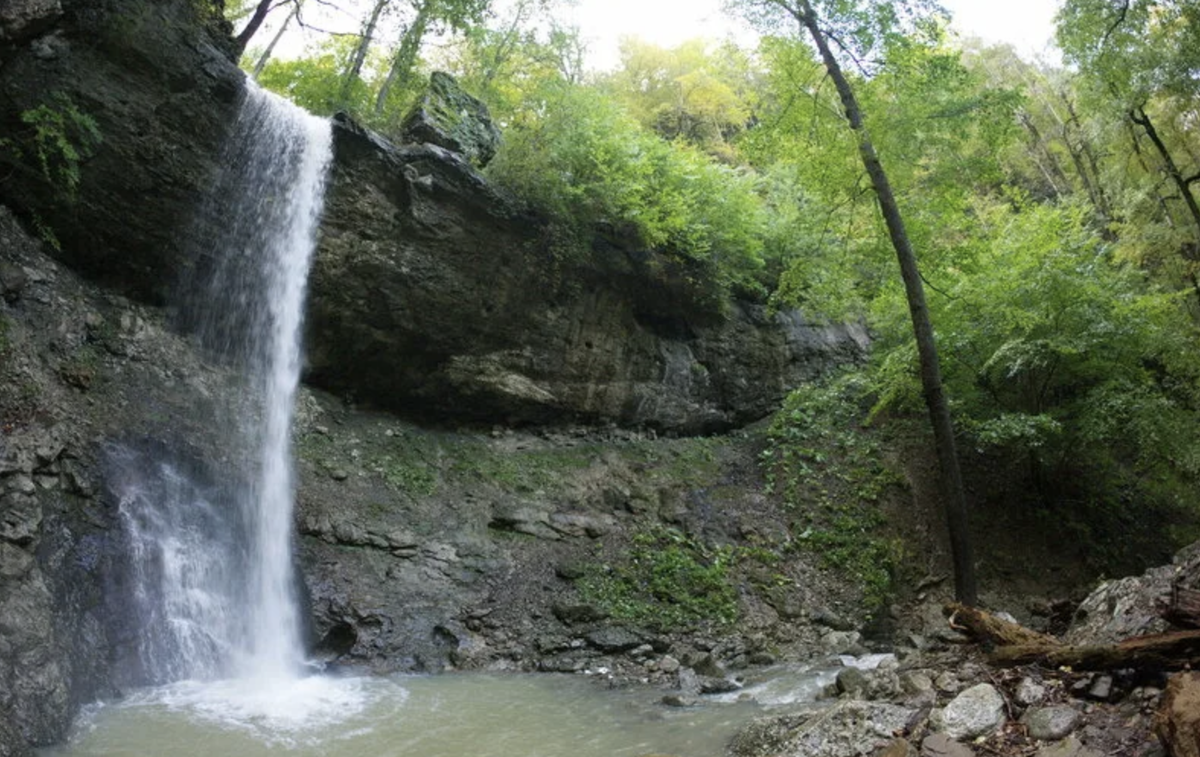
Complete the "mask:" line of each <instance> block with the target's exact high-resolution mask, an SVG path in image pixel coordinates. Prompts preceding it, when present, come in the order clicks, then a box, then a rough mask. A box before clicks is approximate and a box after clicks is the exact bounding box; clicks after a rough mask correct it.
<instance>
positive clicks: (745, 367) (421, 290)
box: [308, 122, 867, 433]
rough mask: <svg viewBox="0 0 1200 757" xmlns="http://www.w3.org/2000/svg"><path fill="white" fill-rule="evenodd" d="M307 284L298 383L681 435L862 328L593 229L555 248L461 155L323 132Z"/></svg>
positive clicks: (540, 419) (830, 355) (407, 401)
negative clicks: (572, 250) (790, 309)
mask: <svg viewBox="0 0 1200 757" xmlns="http://www.w3.org/2000/svg"><path fill="white" fill-rule="evenodd" d="M335 151H336V161H335V166H334V170H333V175H332V177H331V183H330V188H329V191H328V195H327V198H326V211H325V221H324V225H323V228H322V231H323V237H322V242H321V247H320V250H319V252H318V255H317V260H316V261H315V264H314V269H313V273H312V276H311V279H310V293H311V294H310V311H309V335H308V345H309V361H310V372H309V378H310V380H311V381H312V382H314V383H316V384H318V385H322V386H324V387H326V388H329V389H332V390H334V391H337V392H339V393H343V394H350V395H352V396H354V397H357V398H360V399H362V400H366V401H368V402H370V403H371V404H374V405H376V406H380V407H383V408H386V409H390V410H393V411H395V412H397V413H399V414H401V415H405V416H409V417H413V416H420V415H425V416H437V417H440V418H445V417H447V416H450V417H457V418H460V419H466V420H470V421H477V422H487V423H534V424H536V423H563V422H569V421H574V420H579V421H584V422H595V421H602V422H612V423H616V424H618V425H623V426H647V427H652V428H657V429H661V430H667V431H671V432H680V433H690V432H703V431H714V430H719V429H722V428H729V427H733V426H736V425H739V424H742V423H745V422H747V421H750V420H755V419H758V418H760V417H762V416H763V415H766V414H767V413H768V412H770V411H771V410H772V409H774V407H775V406H776V405H777V403H778V401H779V400H780V399H781V397H782V396H783V394H784V393H785V392H786V391H787V389H788V388H790V387H792V386H794V385H795V384H796V383H798V382H799V381H802V380H804V379H810V378H814V377H815V376H817V375H819V374H820V373H822V372H823V371H824V370H825V369H827V368H828V367H830V366H831V365H833V364H838V363H844V362H846V361H849V360H854V359H857V358H860V357H861V356H862V355H863V353H864V350H865V346H866V341H867V338H866V334H865V333H864V332H863V331H862V330H861V329H859V328H856V327H846V326H839V327H816V326H812V325H810V324H807V323H805V322H804V321H803V320H802V319H801V318H800V317H799V316H798V315H796V314H789V313H785V314H779V315H770V314H768V313H767V312H766V310H765V308H764V307H762V306H760V305H756V304H751V303H736V304H735V305H734V306H733V308H732V312H722V310H721V308H720V306H719V304H718V303H715V302H713V301H711V298H708V299H706V297H705V295H704V293H703V292H701V291H697V290H696V288H695V287H696V285H695V284H694V283H692V282H693V281H694V280H695V279H697V278H701V279H702V278H704V276H703V272H702V271H696V270H689V268H688V267H687V265H685V264H682V263H679V262H677V261H675V262H672V261H670V260H667V259H665V258H661V257H659V256H657V255H656V254H655V253H652V252H647V251H644V250H640V251H639V250H637V249H636V247H635V246H633V244H632V243H631V242H630V241H629V240H622V239H621V238H619V236H617V235H602V234H598V235H597V237H596V239H595V240H594V244H593V249H592V250H591V251H590V252H589V253H586V254H584V255H583V257H582V258H578V257H571V256H568V257H566V258H564V257H562V253H561V251H556V250H555V248H554V246H553V245H552V244H551V243H550V240H548V239H547V236H548V234H549V233H550V231H549V228H548V227H547V226H546V224H545V223H544V222H543V221H541V220H539V219H537V218H532V217H529V216H527V215H522V214H521V213H519V212H517V211H516V210H515V209H514V208H513V207H512V206H511V205H510V204H509V203H508V202H506V201H505V200H504V198H502V197H501V196H499V195H498V194H496V193H495V192H494V191H493V190H492V189H491V188H490V187H489V186H488V185H487V184H486V182H485V181H484V179H483V178H482V177H481V176H480V175H479V174H477V173H476V172H475V171H474V170H473V169H472V168H471V167H470V165H469V164H468V163H467V162H466V161H465V160H463V159H462V158H461V157H459V156H457V155H455V154H454V153H451V152H448V151H447V150H444V149H442V148H439V147H436V146H433V145H424V146H420V147H416V146H404V147H393V146H391V145H388V144H387V143H385V142H383V141H382V140H380V139H379V138H377V137H375V136H374V135H372V134H370V133H368V132H365V131H363V130H361V129H359V128H357V127H356V126H354V125H352V124H349V123H346V122H341V123H339V124H338V125H337V127H336V128H335Z"/></svg>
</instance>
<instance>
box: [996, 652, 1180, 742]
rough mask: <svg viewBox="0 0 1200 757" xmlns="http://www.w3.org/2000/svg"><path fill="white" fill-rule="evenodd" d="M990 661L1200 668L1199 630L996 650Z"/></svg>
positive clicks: (1078, 666)
mask: <svg viewBox="0 0 1200 757" xmlns="http://www.w3.org/2000/svg"><path fill="white" fill-rule="evenodd" d="M989 659H990V660H991V662H992V663H994V664H996V665H1000V666H1002V667H1011V666H1015V665H1029V664H1038V665H1045V666H1047V667H1054V668H1059V667H1068V668H1072V669H1074V670H1119V669H1121V668H1137V669H1140V670H1146V669H1153V670H1180V669H1182V668H1187V667H1194V666H1200V630H1193V631H1173V632H1171V633H1163V634H1155V635H1153V636H1135V637H1133V638H1132V639H1126V640H1125V641H1122V642H1119V643H1117V644H1098V645H1082V644H1081V645H1076V646H1069V645H1065V644H1059V643H1058V642H1054V643H1051V644H1044V643H1043V644H1011V645H1008V646H1003V647H997V648H996V649H994V650H993V651H992V653H991V655H990V657H989ZM1198 757H1200V756H1198Z"/></svg>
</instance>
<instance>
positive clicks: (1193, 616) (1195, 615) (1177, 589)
mask: <svg viewBox="0 0 1200 757" xmlns="http://www.w3.org/2000/svg"><path fill="white" fill-rule="evenodd" d="M1162 616H1163V618H1165V619H1166V621H1167V622H1168V623H1170V624H1171V625H1174V626H1179V627H1180V628H1200V589H1189V588H1185V587H1182V586H1180V585H1178V584H1176V585H1175V586H1172V587H1171V603H1170V604H1169V605H1167V609H1166V611H1165V612H1163V614H1162Z"/></svg>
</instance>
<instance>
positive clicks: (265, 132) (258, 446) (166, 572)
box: [114, 85, 332, 683]
mask: <svg viewBox="0 0 1200 757" xmlns="http://www.w3.org/2000/svg"><path fill="white" fill-rule="evenodd" d="M331 156H332V135H331V129H330V125H329V123H328V122H327V121H326V120H324V119H319V118H316V117H314V116H312V115H310V114H309V113H307V112H305V111H303V110H301V109H300V108H298V107H296V106H294V105H292V104H291V103H289V102H288V101H286V100H284V99H282V98H280V97H278V96H276V95H273V94H270V93H268V92H265V91H263V90H261V89H258V88H257V87H254V86H253V85H251V86H250V91H249V92H248V93H247V97H246V100H245V102H244V104H243V106H242V109H241V113H240V115H239V118H238V122H237V124H236V127H235V129H234V133H233V135H232V137H231V142H230V147H229V148H228V150H227V151H226V155H225V161H226V170H225V171H224V172H223V175H222V177H221V179H220V181H219V182H218V185H217V187H216V188H215V191H214V192H213V197H212V199H211V200H210V202H209V203H208V205H207V207H206V208H205V209H204V212H202V214H201V215H202V217H203V219H204V220H202V222H201V224H200V226H199V228H200V229H201V231H200V232H199V233H200V234H202V235H204V236H206V237H207V238H206V239H204V240H202V244H201V246H202V248H203V249H201V251H200V253H199V255H198V259H199V261H200V262H199V263H198V265H197V273H196V275H195V276H194V277H193V279H194V280H193V281H192V282H190V283H191V288H192V291H185V292H183V293H182V295H181V296H182V298H183V300H184V302H185V304H184V308H183V309H184V311H185V312H188V313H189V314H190V322H191V326H192V328H194V329H195V331H196V332H197V334H198V335H199V337H200V339H201V341H202V343H203V344H205V345H206V346H207V347H208V348H209V349H211V350H213V351H214V352H215V353H217V355H218V356H219V357H220V358H221V359H224V360H226V361H228V362H230V363H231V364H233V365H234V366H236V367H237V368H238V369H239V370H241V371H242V372H243V373H244V381H245V384H244V394H245V395H246V396H244V397H238V398H235V399H236V400H238V401H239V402H240V405H239V410H238V411H231V416H233V415H237V414H238V413H239V412H240V413H241V416H240V417H239V418H238V421H237V422H236V423H232V424H229V425H230V428H229V429H227V430H220V431H223V432H224V433H228V434H229V437H230V438H229V444H228V447H227V448H228V449H229V450H242V451H244V452H241V453H240V454H241V455H244V456H245V457H247V458H249V459H248V460H240V461H239V462H244V463H246V465H244V466H239V467H241V468H243V470H242V471H241V472H240V473H237V474H234V475H231V478H233V479H236V481H235V483H233V484H227V485H220V486H218V485H214V486H209V487H207V488H206V487H204V486H201V485H199V484H197V483H195V482H194V481H192V480H191V479H189V478H188V476H186V475H185V474H183V473H182V472H181V471H180V470H179V466H178V465H176V464H175V463H173V462H172V461H170V460H169V459H159V457H158V456H156V453H154V452H150V453H147V452H145V451H134V450H131V449H128V448H125V449H121V450H118V451H117V454H115V455H114V460H115V461H116V467H117V468H118V472H119V475H118V476H117V478H118V481H119V483H118V485H117V488H118V491H119V493H120V494H121V499H122V513H123V515H124V517H125V519H126V522H127V524H128V529H127V532H128V534H129V537H130V541H131V554H132V557H133V560H134V567H133V571H132V573H133V577H134V582H135V583H137V584H138V585H137V586H136V587H135V591H134V594H135V601H136V603H137V605H138V610H139V615H140V619H141V623H142V629H141V637H140V640H139V642H138V645H137V646H138V657H139V664H140V667H141V669H142V670H141V676H140V677H141V678H143V679H144V681H145V682H150V683H166V682H169V681H174V680H180V679H185V678H192V679H209V680H211V679H216V678H224V677H230V676H232V677H237V678H245V679H253V680H256V681H259V682H266V681H287V680H291V679H294V678H295V677H296V676H298V675H299V674H300V673H301V671H302V669H303V664H304V647H303V643H302V639H301V633H300V613H299V611H298V609H297V606H298V602H297V597H296V590H295V582H296V576H295V575H294V570H293V567H292V565H293V562H292V509H293V508H292V502H293V496H294V482H293V472H292V464H291V424H292V410H293V405H294V402H295V397H296V388H297V384H298V380H299V372H300V362H301V348H300V333H301V327H302V321H303V305H304V295H305V282H306V279H307V277H308V270H309V266H310V263H311V259H312V254H313V250H314V249H315V246H316V234H317V226H318V221H319V219H320V215H321V207H322V201H323V196H324V187H325V176H326V173H327V171H328V167H329V162H330V160H331ZM214 421H215V422H217V423H219V422H220V421H219V420H218V419H214Z"/></svg>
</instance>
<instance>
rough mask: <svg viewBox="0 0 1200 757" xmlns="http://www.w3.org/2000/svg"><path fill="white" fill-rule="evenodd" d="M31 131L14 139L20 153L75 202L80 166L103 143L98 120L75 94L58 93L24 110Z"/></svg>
mask: <svg viewBox="0 0 1200 757" xmlns="http://www.w3.org/2000/svg"><path fill="white" fill-rule="evenodd" d="M21 123H23V124H24V125H25V126H26V127H28V129H29V131H28V132H27V133H25V134H22V135H20V136H18V137H17V139H15V140H13V145H12V146H13V147H14V149H16V150H17V151H18V155H19V156H20V155H28V156H29V157H30V158H31V159H32V160H33V162H34V163H35V164H36V166H37V169H38V170H39V172H40V173H41V175H42V177H43V178H44V179H45V180H46V181H47V182H48V183H49V184H50V185H51V186H52V187H54V189H55V192H56V194H58V196H59V197H61V198H62V199H64V200H66V201H68V202H72V201H74V199H75V196H76V193H77V192H78V190H79V182H80V179H81V173H80V168H81V166H82V164H83V162H84V161H85V160H87V159H88V158H90V157H91V156H92V155H93V154H94V152H95V150H96V147H97V146H99V144H100V142H101V139H102V137H101V134H100V128H99V126H97V125H96V120H95V119H94V118H92V117H91V116H90V115H88V114H87V113H84V112H83V111H81V110H80V109H79V107H78V106H77V105H76V104H75V102H74V100H72V99H71V97H70V96H69V95H67V94H65V93H63V92H54V93H53V94H51V95H50V96H49V97H48V98H47V99H46V100H45V101H44V102H42V103H41V104H40V105H37V106H36V107H33V108H30V109H29V110H26V111H24V112H22V113H21Z"/></svg>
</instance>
